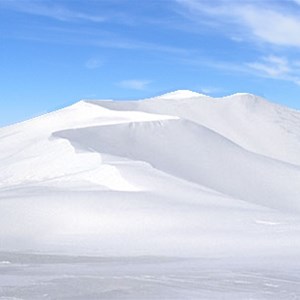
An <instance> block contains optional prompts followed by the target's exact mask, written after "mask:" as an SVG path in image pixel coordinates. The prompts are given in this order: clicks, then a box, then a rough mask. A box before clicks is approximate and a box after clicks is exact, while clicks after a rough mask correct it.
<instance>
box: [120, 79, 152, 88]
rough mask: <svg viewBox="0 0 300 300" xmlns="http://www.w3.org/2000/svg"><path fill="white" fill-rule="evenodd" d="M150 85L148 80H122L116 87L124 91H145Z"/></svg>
mask: <svg viewBox="0 0 300 300" xmlns="http://www.w3.org/2000/svg"><path fill="white" fill-rule="evenodd" d="M150 83H151V81H150V80H141V79H131V80H122V81H120V82H119V83H118V84H117V85H118V86H120V87H122V88H125V89H132V90H145V89H146V88H147V87H148V85H149V84H150Z"/></svg>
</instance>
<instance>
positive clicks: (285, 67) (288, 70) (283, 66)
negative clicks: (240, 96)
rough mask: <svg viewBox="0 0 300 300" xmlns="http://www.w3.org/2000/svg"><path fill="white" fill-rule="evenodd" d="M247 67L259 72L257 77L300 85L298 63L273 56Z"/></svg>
mask: <svg viewBox="0 0 300 300" xmlns="http://www.w3.org/2000/svg"><path fill="white" fill-rule="evenodd" d="M246 66H247V67H249V68H250V70H251V69H252V70H253V71H255V72H257V75H260V76H263V77H268V78H273V79H281V80H286V81H291V82H293V83H295V84H297V85H300V64H299V62H297V61H290V60H288V59H287V58H285V57H278V56H273V55H271V56H268V57H263V58H262V59H261V60H260V61H258V62H251V63H247V64H246Z"/></svg>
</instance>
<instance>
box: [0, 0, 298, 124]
mask: <svg viewBox="0 0 300 300" xmlns="http://www.w3.org/2000/svg"><path fill="white" fill-rule="evenodd" d="M0 40H1V42H0V54H1V55H0V70H1V72H0V104H1V106H0V107H1V109H0V126H3V125H7V124H11V123H14V122H17V121H21V120H24V119H27V118H31V117H34V116H37V115H39V114H42V113H45V112H48V111H51V110H54V109H57V108H60V107H63V106H66V105H69V104H71V103H73V102H76V101H78V100H80V99H83V98H96V99H102V98H104V99H107V98H109V99H139V98H144V97H149V96H156V95H159V94H162V93H164V92H169V91H172V90H177V89H190V90H193V91H197V92H201V93H204V94H208V95H211V96H224V95H229V94H232V93H235V92H249V93H254V94H257V95H261V96H263V97H265V98H267V99H269V100H271V101H273V102H277V103H282V104H284V105H287V106H290V107H293V108H297V109H300V54H299V53H300V52H299V50H300V0H280V1H276V0H273V1H271V0H260V1H255V0H253V1H247V0H234V1H231V0H210V1H208V0H207V1H206V0H202V1H198V0H151V1H150V0H149V1H148V0H98V1H97V0H64V1H58V0H0Z"/></svg>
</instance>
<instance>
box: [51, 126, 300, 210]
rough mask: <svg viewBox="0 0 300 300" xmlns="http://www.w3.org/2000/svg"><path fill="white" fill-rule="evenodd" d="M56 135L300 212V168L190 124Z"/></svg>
mask: <svg viewBox="0 0 300 300" xmlns="http://www.w3.org/2000/svg"><path fill="white" fill-rule="evenodd" d="M53 136H54V137H57V138H65V139H67V140H69V141H70V142H71V143H72V145H73V146H74V147H75V149H81V150H85V151H91V152H99V153H107V154H111V155H114V156H118V157H123V158H127V159H130V160H135V161H144V162H147V163H149V164H150V165H151V166H153V167H154V168H155V169H158V170H161V171H163V172H166V173H168V174H171V175H173V176H176V177H178V178H182V179H185V180H187V181H191V182H194V183H197V184H200V185H203V186H207V187H209V188H211V189H213V190H215V191H218V192H221V193H224V194H226V195H228V196H231V197H234V198H238V199H242V200H247V201H249V202H252V203H258V204H260V205H264V206H267V207H271V208H279V209H284V210H288V211H298V212H300V203H299V201H298V196H297V195H299V194H300V185H299V184H298V183H299V182H300V168H298V167H296V166H293V165H287V164H284V163H282V162H280V161H276V160H273V159H270V158H267V157H264V156H261V155H257V154H254V153H251V152H249V151H247V150H245V149H243V148H241V147H240V146H238V145H236V144H234V143H233V142H231V141H230V140H228V139H226V138H224V137H222V136H221V135H219V134H217V133H215V132H213V131H211V130H210V129H208V128H205V127H203V126H200V125H197V124H195V123H192V122H190V121H187V120H163V121H153V122H137V123H129V124H121V125H113V126H96V127H87V128H79V129H71V130H65V131H60V132H56V133H54V134H53ZM290 178H293V179H294V180H292V181H291V180H290ZM287 187H288V188H287Z"/></svg>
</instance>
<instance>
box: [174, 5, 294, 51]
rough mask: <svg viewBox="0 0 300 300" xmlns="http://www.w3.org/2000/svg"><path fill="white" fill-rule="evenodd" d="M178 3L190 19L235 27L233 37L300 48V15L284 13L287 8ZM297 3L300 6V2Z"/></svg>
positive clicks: (232, 31)
mask: <svg viewBox="0 0 300 300" xmlns="http://www.w3.org/2000/svg"><path fill="white" fill-rule="evenodd" d="M176 1H177V3H178V4H179V5H181V6H182V7H183V8H184V9H185V10H186V12H187V13H188V14H189V16H190V17H195V16H198V17H199V15H201V16H203V17H204V18H210V19H213V20H214V23H213V24H214V26H217V25H218V24H219V25H220V24H223V25H228V26H232V25H235V26H234V27H232V28H231V30H226V32H229V34H230V35H233V34H234V35H236V32H239V33H240V34H241V35H244V36H247V37H248V39H249V37H250V39H251V38H252V39H253V38H255V39H258V40H260V41H263V42H267V43H270V44H274V45H282V46H297V47H300V19H299V14H296V13H295V12H294V11H291V10H287V9H284V5H285V4H283V6H280V7H279V6H278V5H273V4H272V2H271V1H260V2H259V1H243V2H242V1H223V0H215V1H211V2H206V1H200V0H176ZM295 2H297V3H299V4H300V0H296V1H295ZM197 19H198V20H199V19H200V20H201V18H197ZM236 25H238V26H236Z"/></svg>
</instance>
